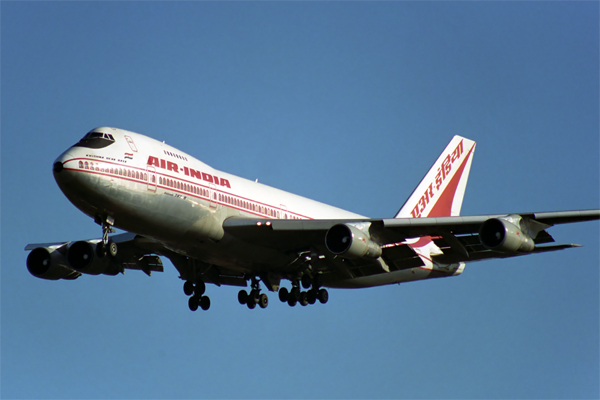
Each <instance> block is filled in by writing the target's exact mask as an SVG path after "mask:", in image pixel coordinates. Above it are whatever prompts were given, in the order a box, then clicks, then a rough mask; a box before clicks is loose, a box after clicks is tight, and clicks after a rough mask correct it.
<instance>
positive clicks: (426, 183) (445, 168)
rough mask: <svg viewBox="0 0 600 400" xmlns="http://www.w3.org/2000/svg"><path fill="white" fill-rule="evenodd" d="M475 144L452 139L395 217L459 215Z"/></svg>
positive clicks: (458, 137)
mask: <svg viewBox="0 0 600 400" xmlns="http://www.w3.org/2000/svg"><path fill="white" fill-rule="evenodd" d="M474 152H475V142H474V141H472V140H469V139H467V138H464V137H461V136H454V137H453V138H452V140H451V141H450V143H449V144H448V146H446V148H445V149H444V151H443V152H442V154H441V155H440V156H439V157H438V159H437V161H436V162H435V164H433V166H432V167H431V169H430V170H429V172H428V173H427V175H425V178H423V180H422V181H421V183H420V184H419V186H417V188H416V189H415V191H414V192H413V193H412V194H411V195H410V197H409V198H408V200H407V201H406V203H404V206H402V208H401V209H400V211H398V213H397V214H396V216H395V218H421V217H447V216H456V215H460V209H461V207H462V202H463V198H464V196H465V189H466V187H467V180H468V179H469V171H470V169H471V162H472V161H473V153H474Z"/></svg>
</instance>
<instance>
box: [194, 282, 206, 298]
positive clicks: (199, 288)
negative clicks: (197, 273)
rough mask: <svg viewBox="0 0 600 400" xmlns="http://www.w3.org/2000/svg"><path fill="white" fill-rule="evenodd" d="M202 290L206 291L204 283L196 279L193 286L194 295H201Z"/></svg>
mask: <svg viewBox="0 0 600 400" xmlns="http://www.w3.org/2000/svg"><path fill="white" fill-rule="evenodd" d="M204 292H206V284H205V283H204V282H202V281H197V282H196V286H194V293H195V294H196V296H198V297H201V296H202V295H203V294H204Z"/></svg>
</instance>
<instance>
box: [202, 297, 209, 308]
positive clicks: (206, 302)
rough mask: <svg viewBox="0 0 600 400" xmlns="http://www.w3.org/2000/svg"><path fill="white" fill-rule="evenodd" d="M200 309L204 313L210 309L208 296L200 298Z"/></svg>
mask: <svg viewBox="0 0 600 400" xmlns="http://www.w3.org/2000/svg"><path fill="white" fill-rule="evenodd" d="M200 308H202V309H203V310H204V311H206V310H208V309H209V308H210V298H209V297H208V296H202V297H201V298H200Z"/></svg>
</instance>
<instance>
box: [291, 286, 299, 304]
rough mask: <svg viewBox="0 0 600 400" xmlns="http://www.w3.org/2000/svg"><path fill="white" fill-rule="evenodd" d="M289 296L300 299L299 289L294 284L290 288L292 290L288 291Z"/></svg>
mask: <svg viewBox="0 0 600 400" xmlns="http://www.w3.org/2000/svg"><path fill="white" fill-rule="evenodd" d="M289 297H290V298H292V299H294V300H296V301H298V300H300V289H298V288H297V287H296V286H294V287H293V288H292V291H291V292H290V296H289Z"/></svg>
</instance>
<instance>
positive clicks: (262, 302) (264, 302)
mask: <svg viewBox="0 0 600 400" xmlns="http://www.w3.org/2000/svg"><path fill="white" fill-rule="evenodd" d="M258 305H259V306H260V308H267V306H268V305H269V296H267V295H266V294H265V293H262V294H261V295H260V296H258Z"/></svg>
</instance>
